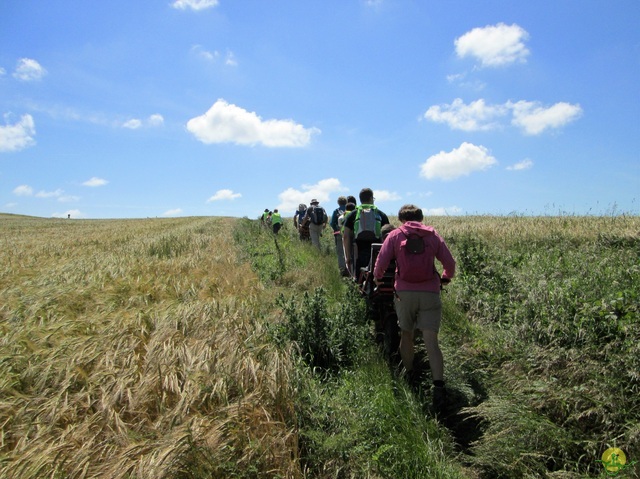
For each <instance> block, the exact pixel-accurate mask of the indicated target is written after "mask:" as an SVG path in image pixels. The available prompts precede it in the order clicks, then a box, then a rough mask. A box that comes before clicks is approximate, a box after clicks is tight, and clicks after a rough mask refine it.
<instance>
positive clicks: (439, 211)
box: [422, 206, 462, 216]
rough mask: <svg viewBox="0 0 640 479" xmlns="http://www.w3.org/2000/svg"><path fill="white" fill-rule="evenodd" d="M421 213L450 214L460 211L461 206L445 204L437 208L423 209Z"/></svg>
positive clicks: (433, 214) (428, 214)
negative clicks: (445, 205)
mask: <svg viewBox="0 0 640 479" xmlns="http://www.w3.org/2000/svg"><path fill="white" fill-rule="evenodd" d="M422 213H423V214H424V215H425V216H451V215H457V214H460V213H462V208H459V207H458V206H447V207H439V208H430V209H426V210H425V209H423V210H422Z"/></svg>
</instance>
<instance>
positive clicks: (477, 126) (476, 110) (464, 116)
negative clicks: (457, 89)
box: [424, 98, 509, 131]
mask: <svg viewBox="0 0 640 479" xmlns="http://www.w3.org/2000/svg"><path fill="white" fill-rule="evenodd" d="M508 112H509V110H508V109H507V108H506V107H505V106H503V105H487V104H486V103H485V101H484V100H483V99H479V100H476V101H473V102H471V103H469V104H468V105H467V104H465V103H464V101H462V99H461V98H456V99H455V100H453V103H451V105H447V104H445V105H434V106H431V107H429V109H428V110H427V111H426V113H425V114H424V117H425V118H426V119H427V120H431V121H434V122H436V123H446V124H447V125H449V127H450V128H452V129H454V130H463V131H483V130H492V129H495V128H497V127H498V126H499V125H498V123H496V121H495V120H496V119H498V118H500V117H502V116H504V115H506V114H507V113H508Z"/></svg>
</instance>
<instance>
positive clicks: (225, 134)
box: [187, 99, 320, 147]
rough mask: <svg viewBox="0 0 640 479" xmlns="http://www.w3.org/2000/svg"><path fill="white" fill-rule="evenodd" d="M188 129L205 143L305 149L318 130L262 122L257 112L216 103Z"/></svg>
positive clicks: (279, 122) (285, 121)
mask: <svg viewBox="0 0 640 479" xmlns="http://www.w3.org/2000/svg"><path fill="white" fill-rule="evenodd" d="M187 130H188V131H189V132H191V133H192V134H193V135H194V136H195V137H196V138H197V139H198V140H199V141H201V142H202V143H206V144H212V143H235V144H238V145H255V144H258V143H259V144H262V145H264V146H268V147H302V146H306V145H307V144H309V142H310V141H311V136H312V135H313V134H316V133H319V132H320V130H318V129H317V128H305V127H303V126H302V125H299V124H297V123H295V122H293V121H292V120H263V119H262V118H260V117H259V116H258V115H257V114H256V113H254V112H248V111H247V110H245V109H243V108H240V107H238V106H236V105H232V104H229V103H227V102H226V101H225V100H222V99H220V100H218V101H216V102H215V103H214V104H213V106H212V107H211V108H210V109H209V111H207V112H206V113H205V114H204V115H201V116H198V117H195V118H192V119H191V120H189V121H188V122H187Z"/></svg>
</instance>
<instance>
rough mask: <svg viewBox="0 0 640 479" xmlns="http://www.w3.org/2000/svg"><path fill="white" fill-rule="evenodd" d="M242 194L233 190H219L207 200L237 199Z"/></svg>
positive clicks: (208, 201) (209, 201)
mask: <svg viewBox="0 0 640 479" xmlns="http://www.w3.org/2000/svg"><path fill="white" fill-rule="evenodd" d="M241 196H242V195H241V194H240V193H234V192H233V191H232V190H226V189H225V190H218V191H216V192H215V194H214V195H213V196H212V197H211V198H209V199H208V200H207V203H211V202H212V201H222V200H235V199H236V198H240V197H241Z"/></svg>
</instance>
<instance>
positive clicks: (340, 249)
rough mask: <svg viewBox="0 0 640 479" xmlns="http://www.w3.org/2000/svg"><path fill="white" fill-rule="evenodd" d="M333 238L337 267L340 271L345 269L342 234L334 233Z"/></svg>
mask: <svg viewBox="0 0 640 479" xmlns="http://www.w3.org/2000/svg"><path fill="white" fill-rule="evenodd" d="M333 238H334V240H335V242H336V254H337V255H338V269H339V270H340V272H341V273H342V272H343V271H344V270H345V269H346V266H345V262H344V248H343V246H342V235H341V234H337V235H336V234H334V235H333Z"/></svg>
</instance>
